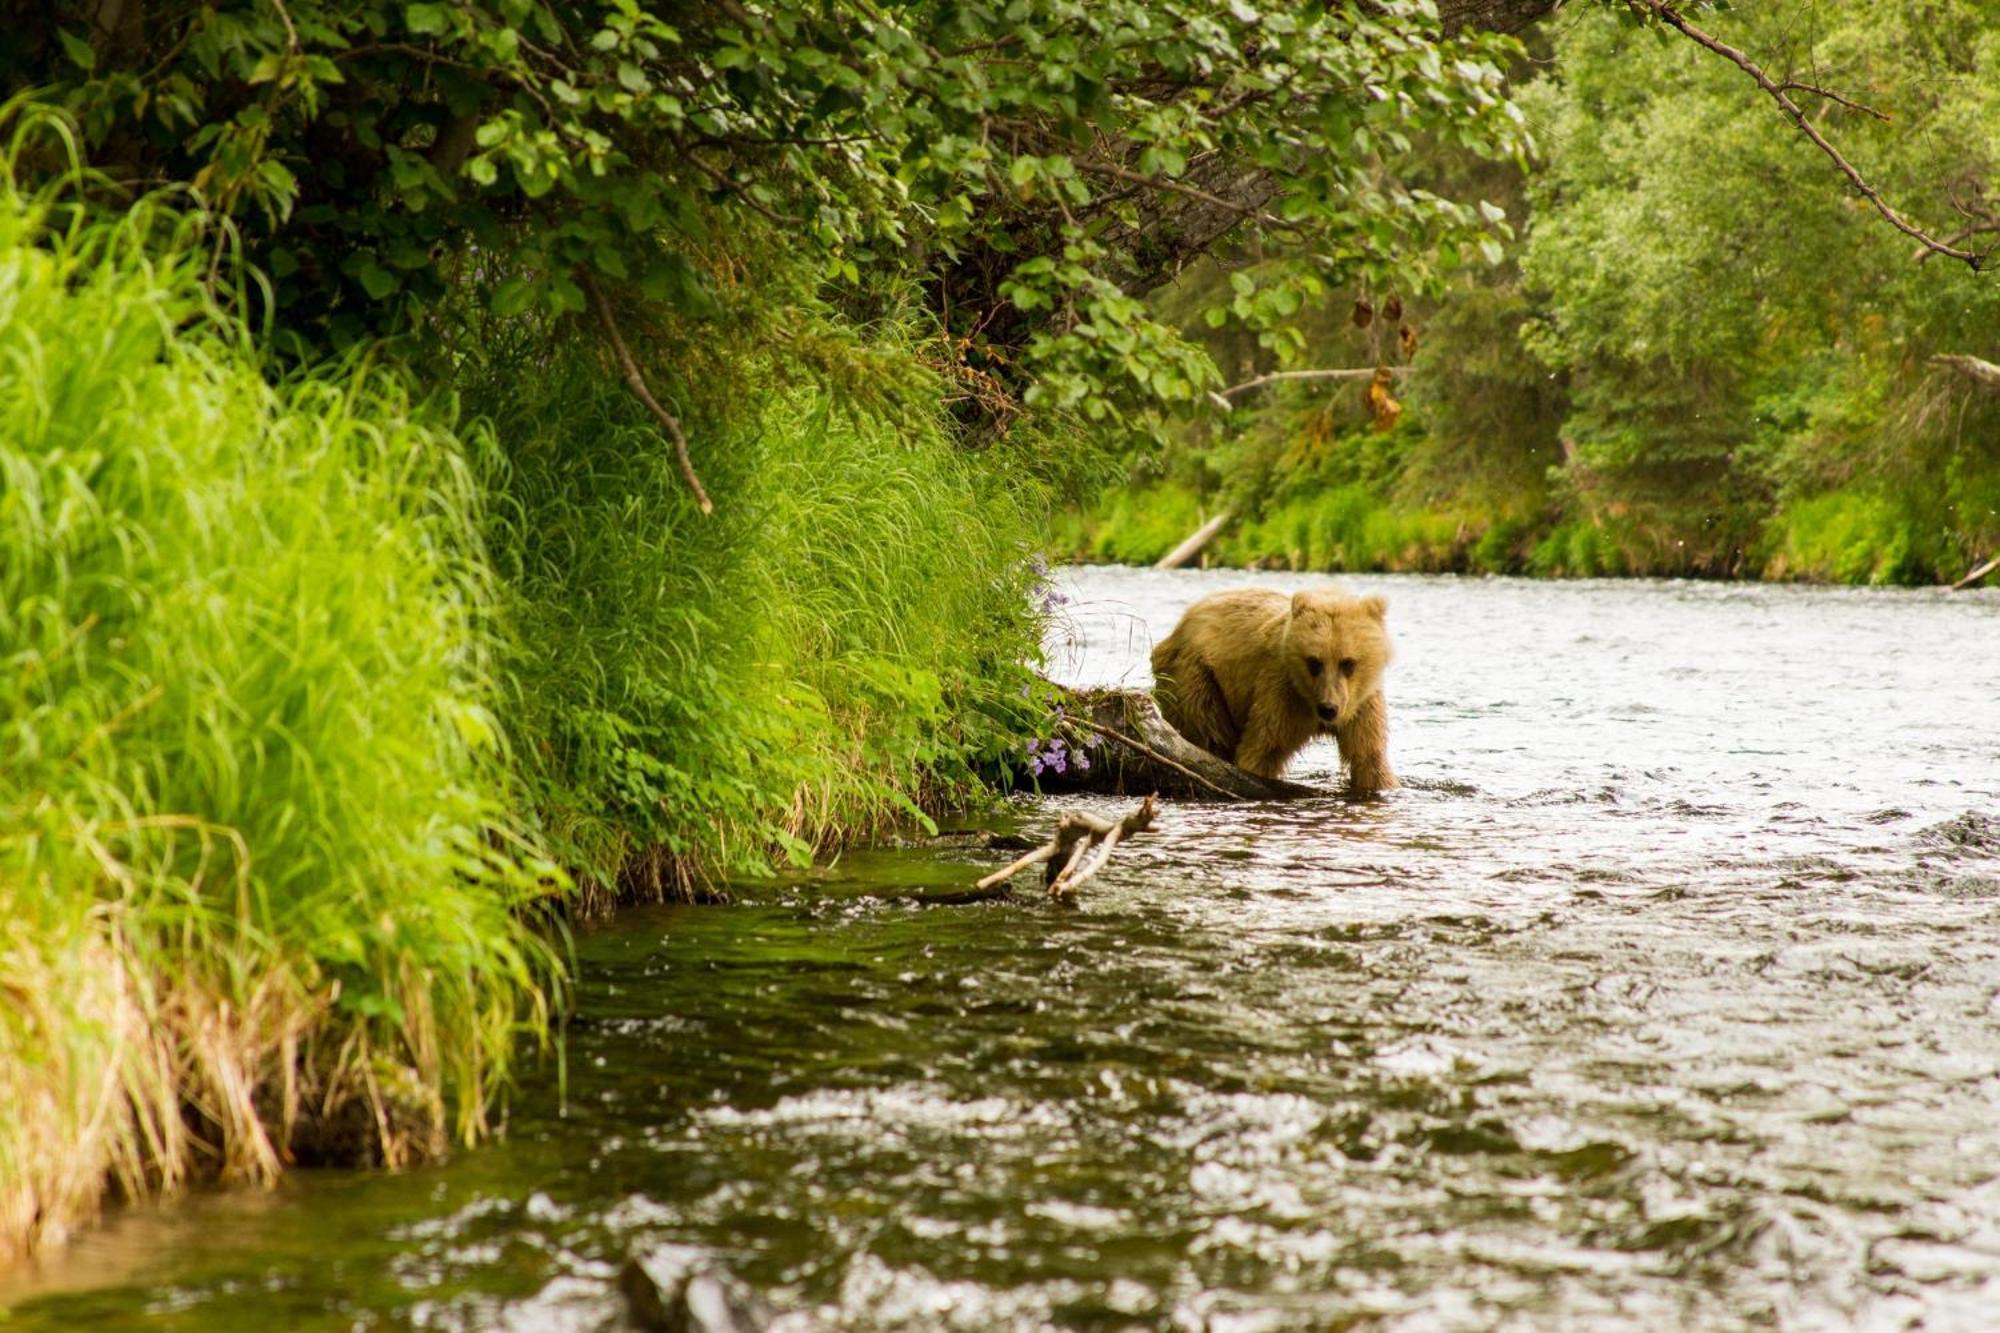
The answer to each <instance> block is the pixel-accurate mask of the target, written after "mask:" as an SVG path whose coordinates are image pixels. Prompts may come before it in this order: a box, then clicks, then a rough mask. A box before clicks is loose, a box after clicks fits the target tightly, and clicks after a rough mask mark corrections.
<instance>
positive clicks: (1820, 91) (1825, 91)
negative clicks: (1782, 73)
mask: <svg viewBox="0 0 2000 1333" xmlns="http://www.w3.org/2000/svg"><path fill="white" fill-rule="evenodd" d="M1778 91H1779V92H1781V93H1790V92H1801V93H1811V94H1812V95H1813V96H1814V97H1824V98H1825V99H1826V100H1827V101H1829V102H1838V103H1839V104H1840V105H1842V106H1844V107H1846V108H1847V109H1848V110H1849V111H1859V112H1860V113H1861V114H1862V115H1864V116H1873V117H1875V119H1877V120H1883V121H1886V120H1888V119H1889V113H1888V112H1886V111H1877V110H1876V109H1875V108H1874V107H1872V106H1869V105H1868V104H1867V103H1865V102H1857V101H1855V100H1854V99H1853V98H1851V97H1843V96H1841V95H1840V94H1839V93H1837V92H1835V91H1833V89H1831V88H1822V87H1820V86H1819V85H1818V84H1816V83H1799V82H1797V81H1796V80H1792V79H1787V80H1785V82H1783V83H1781V84H1779V85H1778Z"/></svg>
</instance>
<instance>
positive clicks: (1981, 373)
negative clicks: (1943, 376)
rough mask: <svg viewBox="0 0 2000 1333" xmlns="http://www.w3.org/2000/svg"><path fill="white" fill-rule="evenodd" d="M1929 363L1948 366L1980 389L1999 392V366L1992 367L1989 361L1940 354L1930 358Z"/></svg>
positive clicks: (1972, 357)
mask: <svg viewBox="0 0 2000 1333" xmlns="http://www.w3.org/2000/svg"><path fill="white" fill-rule="evenodd" d="M1931 362H1932V364H1933V365H1939V366H1949V367H1950V368H1951V369H1953V370H1955V371H1957V372H1958V373H1959V374H1961V375H1963V376H1965V377H1966V378H1967V379H1969V380H1971V381H1972V382H1973V383H1974V384H1977V385H1978V386H1979V387H1980V388H1982V389H1992V390H1994V391H1995V392H2000V366H1996V365H1994V364H1993V363H1992V362H1991V361H1987V360H1984V359H1982V358H1980V357H1976V356H1959V355H1956V354H1952V353H1943V352H1941V353H1939V354H1938V355H1937V356H1934V357H1932V358H1931Z"/></svg>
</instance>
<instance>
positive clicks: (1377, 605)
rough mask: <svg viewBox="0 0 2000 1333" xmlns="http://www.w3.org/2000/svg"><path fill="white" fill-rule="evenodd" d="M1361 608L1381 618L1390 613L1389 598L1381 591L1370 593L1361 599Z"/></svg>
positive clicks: (1378, 618)
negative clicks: (1381, 593) (1380, 592)
mask: <svg viewBox="0 0 2000 1333" xmlns="http://www.w3.org/2000/svg"><path fill="white" fill-rule="evenodd" d="M1361 609H1362V610H1363V611H1366V612H1367V613H1368V614H1369V615H1371V616H1373V617H1375V618H1376V619H1377V620H1380V619H1382V617H1384V616H1386V615H1387V614H1388V613H1389V599H1388V598H1386V597H1383V596H1381V595H1380V594H1379V593H1370V594H1369V595H1368V596H1366V597H1364V598H1362V599H1361Z"/></svg>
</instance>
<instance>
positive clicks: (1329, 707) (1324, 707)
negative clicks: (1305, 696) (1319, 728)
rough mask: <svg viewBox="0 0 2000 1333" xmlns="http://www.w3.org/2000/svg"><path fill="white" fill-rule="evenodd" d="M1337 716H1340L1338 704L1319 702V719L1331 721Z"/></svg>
mask: <svg viewBox="0 0 2000 1333" xmlns="http://www.w3.org/2000/svg"><path fill="white" fill-rule="evenodd" d="M1339 716H1340V706H1339V705H1338V704H1321V705H1320V706H1319V720H1320V721H1322V722H1331V721H1333V720H1334V719H1335V718H1337V717H1339Z"/></svg>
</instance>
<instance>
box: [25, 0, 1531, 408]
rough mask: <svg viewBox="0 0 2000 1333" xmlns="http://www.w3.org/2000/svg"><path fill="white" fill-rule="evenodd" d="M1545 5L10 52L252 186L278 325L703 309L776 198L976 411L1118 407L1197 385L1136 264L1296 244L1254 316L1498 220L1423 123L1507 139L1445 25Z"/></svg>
mask: <svg viewBox="0 0 2000 1333" xmlns="http://www.w3.org/2000/svg"><path fill="white" fill-rule="evenodd" d="M1546 7H1547V6H1546V4H1523V3H1518V0H1517V3H1516V4H1515V5H1514V6H1513V11H1517V12H1515V13H1512V14H1511V15H1509V14H1501V13H1499V12H1498V11H1499V10H1500V9H1502V8H1504V7H1501V6H1495V5H1493V4H1491V3H1487V4H1483V5H1482V4H1477V3H1470V2H1469V0H1459V2H1458V3H1456V4H1449V3H1448V4H1446V5H1445V6H1443V7H1442V9H1443V12H1442V13H1441V12H1440V9H1441V7H1440V6H1439V5H1438V4H1436V3H1434V2H1433V0H1387V2H1386V3H1369V4H1358V3H1343V4H1333V5H1327V6H1320V7H1311V8H1308V9H1306V10H1299V9H1297V8H1296V7H1292V6H1281V5H1266V4H1260V3H1253V0H1230V3H1228V4H1215V3H1213V0H1091V2H1090V3H1083V2H1082V0H1007V2H1004V3H1003V2H1001V0H985V2H979V0H975V2H972V3H963V2H958V0H952V2H949V3H947V2H945V0H923V2H921V3H912V4H906V5H888V4H881V3H876V2H875V0H691V2H688V3H673V4H663V3H651V4H642V3H639V0H616V2H598V3H576V4H554V3H541V2H538V0H428V2H418V3H404V2H403V0H366V2H364V3H351V2H350V3H333V2H332V0H223V2H222V3H215V2H214V0H208V2H206V3H193V2H192V0H152V2H150V3H149V2H148V0H94V2H93V3H91V4H88V5H85V6H82V7H80V9H77V10H66V9H63V8H60V7H49V6H42V5H33V4H26V3H20V2H18V0H16V2H15V3H11V4H8V5H6V6H4V8H5V10H7V11H9V12H8V13H7V22H8V27H9V31H10V34H12V35H11V37H10V42H9V45H8V48H7V50H6V52H5V53H4V54H0V87H6V88H22V87H28V86H35V87H42V88H46V89H52V91H53V95H55V96H57V97H59V98H60V99H61V100H62V102H63V103H64V104H65V105H66V106H68V107H69V108H70V109H71V110H72V111H73V112H74V114H75V115H76V117H77V118H78V119H79V121H80V122H81V123H82V125H83V126H84V127H85V129H86V132H87V137H88V140H89V144H90V150H91V154H92V157H93V160H94V161H95V162H96V163H97V164H98V165H99V166H100V167H102V168H103V169H104V170H105V171H106V172H107V173H108V176H109V178H110V179H112V180H113V181H115V182H117V183H118V184H119V185H120V186H121V187H123V188H124V189H126V190H128V191H131V190H138V189H143V188H147V187H150V186H153V185H157V184H161V183H177V184H180V185H184V186H185V187H187V188H188V189H189V190H191V191H192V192H193V193H194V195H195V196H196V197H197V198H198V199H199V200H200V201H201V202H202V203H203V204H204V205H205V206H206V207H207V208H208V209H210V210H211V211H212V213H213V214H215V215H217V216H219V217H224V218H227V219H229V220H230V221H231V222H232V223H233V224H234V226H235V227H236V228H237V229H238V232H239V234H240V235H241V236H242V238H243V242H244V244H245V246H246V247H247V249H248V251H249V254H250V257H251V258H252V259H253V261H255V262H256V263H258V264H259V265H260V266H261V267H262V268H263V269H264V270H265V271H266V272H267V273H268V274H269V275H270V278H271V280H272V283H273V296H274V303H275V309H276V314H277V319H278V322H279V324H280V325H281V326H282V328H283V330H284V331H285V333H286V335H287V336H288V337H289V338H290V339H292V340H293V341H294V342H295V343H298V344H303V345H305V346H308V347H310V346H325V345H331V346H335V347H339V346H344V345H347V344H349V343H352V342H354V341H356V340H359V339H363V338H366V337H370V336H374V335H380V334H384V333H399V332H405V331H408V330H411V329H414V328H420V327H424V326H425V324H426V321H431V320H435V318H436V317H437V313H438V311H439V309H440V307H441V306H442V305H443V304H445V303H446V301H447V298H448V296H449V295H450V294H451V293H452V292H453V291H455V290H458V289H462V288H464V287H466V286H468V285H469V286H471V287H474V288H476V289H477V290H478V291H479V292H481V293H482V294H483V299H484V300H485V302H486V303H487V304H488V305H489V307H490V308H491V310H492V311H494V312H496V313H498V314H501V315H512V314H521V313H526V312H531V311H540V312H544V313H547V314H551V315H559V316H560V315H577V314H581V313H583V312H584V311H585V310H586V307H587V306H588V305H590V304H593V302H592V298H591V295H590V293H591V291H592V289H593V286H595V287H599V288H602V289H606V290H608V291H609V292H610V294H611V297H610V299H609V300H608V301H607V302H605V304H606V305H607V306H616V307H618V310H617V312H616V318H617V319H618V320H621V321H624V320H631V319H633V318H635V316H634V314H633V312H632V307H633V306H635V305H636V306H638V307H640V311H639V315H638V317H639V318H641V321H642V322H643V320H644V318H648V317H652V318H657V317H666V318H672V319H677V320H681V321H693V322H697V323H698V322H699V321H700V320H702V319H704V318H707V317H710V316H712V314H713V312H714V309H715V306H716V302H715V289H716V287H717V285H718V284H719V283H725V282H727V281H729V267H730V266H729V264H728V263H727V261H726V260H725V259H724V258H722V256H724V255H726V254H727V253H728V252H729V251H730V250H731V249H732V247H735V246H737V245H739V244H740V243H741V240H742V236H743V231H742V226H743V224H744V223H746V222H755V223H757V224H761V225H760V226H759V227H758V230H760V231H763V232H764V233H765V234H766V235H767V236H768V235H775V236H777V237H778V238H779V240H778V242H777V243H779V244H781V245H784V246H786V247H804V248H805V249H806V250H807V251H809V253H810V254H811V255H812V256H813V257H814V259H815V262H816V264H817V266H818V269H819V272H820V273H821V275H822V277H823V279H824V281H826V282H827V283H830V284H832V286H833V290H834V292H835V294H836V299H838V300H840V301H842V302H844V303H845V305H846V306H847V307H848V308H849V309H850V310H851V312H852V313H853V314H854V315H855V316H856V317H857V318H858V319H860V320H866V319H869V318H872V317H875V316H877V315H879V313H880V312H881V311H882V310H883V309H884V308H885V303H887V304H889V305H893V304H894V303H895V302H897V301H899V300H901V299H902V293H903V292H904V291H906V290H907V288H908V286H909V284H911V283H917V284H920V285H921V286H922V289H923V290H924V292H925V293H926V296H927V300H928V303H929V305H930V308H931V310H932V312H933V316H934V318H935V319H936V321H937V322H938V323H939V325H940V326H941V330H942V333H943V335H944V339H945V341H944V342H943V344H942V347H943V351H942V352H941V353H940V356H939V359H940V361H941V362H943V363H945V364H946V365H948V366H949V368H950V370H951V373H953V374H954V375H956V376H958V377H959V378H961V379H962V380H963V381H965V382H968V383H975V384H979V385H983V386H986V387H988V388H989V389H991V390H992V391H991V392H989V393H986V394H984V395H979V396H975V401H976V402H977V403H979V404H981V405H983V407H984V408H985V409H986V410H985V411H984V412H981V413H975V414H974V416H975V417H976V418H977V421H976V424H978V425H979V426H980V427H981V428H982V435H984V434H990V433H991V429H992V427H993V426H994V425H996V424H1000V423H1004V419H1005V417H1006V415H1007V413H1008V412H1009V411H1010V410H1011V408H1012V407H1013V406H1014V399H1015V398H1016V397H1017V395H1018V393H1019V392H1020V391H1025V397H1026V398H1027V400H1028V401H1029V402H1031V403H1037V404H1045V405H1047V406H1049V407H1052V408H1055V409H1058V410H1061V411H1065V412H1074V413H1077V414H1080V415H1081V416H1082V417H1085V418H1088V419H1093V420H1103V421H1117V420H1121V419H1124V418H1125V417H1126V416H1127V415H1128V414H1129V413H1130V412H1132V411H1133V410H1134V409H1140V410H1143V409H1145V408H1147V407H1150V406H1153V405H1157V404H1162V403H1174V402H1184V401H1188V400H1190V399H1192V398H1194V397H1195V396H1196V395H1197V394H1198V393H1199V391H1200V390H1201V389H1202V388H1203V387H1204V386H1205V385H1206V384H1207V383H1208V382H1209V380H1210V379H1211V377H1212V370H1211V368H1210V367H1209V366H1208V364H1207V362H1206V359H1205V358H1204V357H1203V356H1201V355H1200V354H1199V353H1198V352H1196V351H1195V350H1193V349H1191V348H1189V347H1188V346H1187V345H1186V344H1184V343H1183V342H1181V341H1180V340H1179V339H1178V338H1176V337H1174V336H1173V335H1172V333H1171V332H1170V331H1169V330H1168V329H1166V328H1165V327H1164V326H1162V325H1161V324H1160V323H1158V322H1157V321H1156V320H1154V319H1152V318H1151V317H1150V315H1149V313H1148V311H1147V308H1146V307H1145V306H1144V304H1142V302H1141V301H1140V300H1139V299H1138V298H1139V297H1141V296H1142V295H1143V294H1144V293H1145V292H1146V291H1148V290H1150V289H1151V288H1153V287H1154V286H1157V285H1158V284H1159V283H1160V282H1161V281H1163V280H1165V279H1166V278H1168V277H1170V276H1171V275H1172V274H1173V273H1175V272H1176V271H1177V270H1178V269H1179V268H1180V267H1181V266H1183V265H1184V264H1185V263H1187V262H1188V261H1189V260H1190V259H1192V258H1194V257H1196V256H1199V255H1201V254H1203V253H1206V252H1209V251H1211V250H1213V249H1215V248H1216V247H1217V246H1218V245H1219V244H1221V243H1222V242H1223V241H1224V239H1225V238H1227V239H1228V240H1229V241H1230V242H1231V243H1232V244H1238V245H1247V246H1252V247H1255V246H1257V245H1259V244H1261V243H1262V242H1263V241H1265V240H1267V239H1275V238H1283V239H1284V241H1285V243H1286V249H1287V253H1288V255H1289V256H1291V260H1290V262H1288V263H1287V264H1285V265H1283V266H1281V267H1280V268H1278V269H1275V270H1273V271H1271V272H1269V273H1267V274H1265V275H1263V278H1262V282H1261V286H1262V288H1263V289H1262V290H1256V291H1243V290H1241V289H1240V288H1239V290H1237V291H1235V292H1232V293H1231V299H1230V300H1229V301H1228V302H1227V304H1226V310H1227V315H1228V317H1229V318H1234V319H1240V320H1246V321H1251V322H1264V323H1269V322H1272V321H1277V320H1282V319H1283V318H1284V317H1285V316H1287V315H1288V314H1290V313H1292V312H1295V311H1296V310H1297V309H1298V308H1299V307H1300V306H1302V305H1304V304H1306V303H1308V302H1313V301H1316V300H1320V299H1322V298H1323V297H1324V295H1325V292H1326V290H1327V285H1328V284H1329V282H1337V281H1343V280H1345V279H1346V278H1348V277H1350V276H1352V275H1354V274H1356V273H1366V272H1369V271H1384V272H1386V271H1388V270H1391V269H1393V270H1395V271H1397V272H1401V273H1406V274H1421V273H1423V272H1424V271H1426V270H1428V269H1430V268H1432V267H1433V266H1441V267H1445V268H1448V267H1450V265H1451V263H1452V262H1453V257H1454V255H1456V254H1468V255H1469V254H1474V253H1477V251H1478V250H1479V249H1480V248H1481V247H1482V246H1485V247H1490V246H1491V245H1492V244H1494V241H1495V239H1496V234H1497V233H1496V231H1495V228H1494V226H1493V224H1492V223H1491V222H1490V220H1489V219H1488V218H1486V217H1484V216H1482V215H1481V214H1480V213H1479V212H1477V211H1475V210H1473V209H1470V208H1467V207H1464V206H1462V205H1460V204H1458V203H1456V202H1453V201H1451V200H1448V199H1445V198H1442V197H1439V196H1437V195H1435V194H1432V193H1429V192H1426V191H1423V190H1421V189H1413V188H1411V187H1410V186H1409V185H1408V184H1407V183H1406V182H1405V181H1404V180H1403V178H1402V175H1401V168H1402V166H1403V165H1404V164H1405V163H1406V162H1407V160H1408V158H1409V155H1410V154H1411V152H1412V149H1413V144H1414V143H1415V141H1416V139H1417V137H1418V136H1424V135H1428V136H1432V137H1437V138H1442V139H1444V140H1447V141H1450V142H1453V143H1456V144H1460V145H1463V146H1464V147H1465V148H1467V149H1469V150H1471V151H1474V152H1478V153H1482V154H1486V155H1501V154H1510V153H1515V152H1518V151H1519V150H1520V149H1521V147H1522V146H1523V143H1524V139H1523V135H1522V132H1521V129H1520V126H1519V124H1518V117H1517V114H1516V113H1515V112H1514V111H1513V109H1512V108H1511V106H1510V105H1509V104H1508V102H1507V101H1506V99H1505V98H1504V97H1503V95H1502V90H1501V70H1500V63H1501V61H1502V60H1503V59H1504V57H1505V56H1506V54H1507V52H1508V51H1509V49H1510V46H1509V43H1508V41H1507V39H1505V38H1500V37H1496V36H1494V35H1492V34H1490V33H1483V32H1457V31H1455V30H1456V29H1457V28H1458V26H1459V25H1460V24H1462V23H1463V22H1464V21H1466V20H1467V19H1468V18H1470V19H1478V20H1483V21H1493V20H1494V19H1495V18H1496V17H1497V18H1505V17H1510V16H1512V17H1518V16H1519V14H1522V13H1531V12H1534V11H1536V10H1539V9H1542V8H1546ZM1489 11H1491V12H1489ZM772 229H775V231H773V230H772ZM221 243H222V242H221V241H220V240H219V239H218V244H221ZM601 313H602V312H601ZM641 351H642V355H641V357H640V358H639V359H640V360H645V359H646V358H645V357H644V355H643V348H642V349H641ZM669 424H670V426H671V424H672V423H669Z"/></svg>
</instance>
